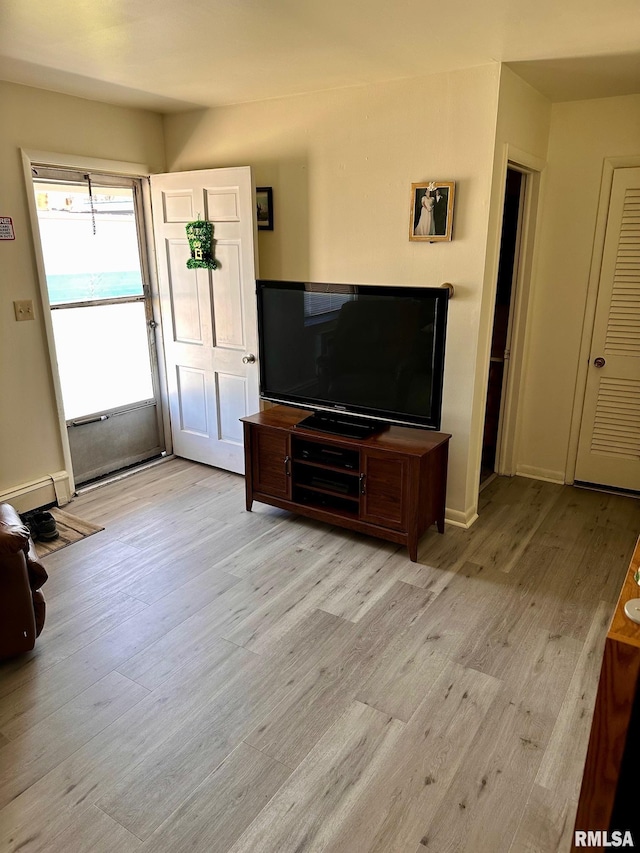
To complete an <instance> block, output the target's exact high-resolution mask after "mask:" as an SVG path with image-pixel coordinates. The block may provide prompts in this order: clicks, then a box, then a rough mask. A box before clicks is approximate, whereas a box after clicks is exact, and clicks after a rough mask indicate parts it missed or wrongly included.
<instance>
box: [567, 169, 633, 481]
mask: <svg viewBox="0 0 640 853" xmlns="http://www.w3.org/2000/svg"><path fill="white" fill-rule="evenodd" d="M638 166H640V156H633V157H606V158H605V160H604V162H603V166H602V180H601V182H600V197H599V199H598V213H597V217H596V227H595V233H594V237H593V252H592V255H591V267H590V270H589V283H588V285H587V299H586V303H585V312H584V323H583V326H582V338H581V340H580V354H579V357H578V372H577V374H576V386H575V394H574V398H573V408H572V413H571V428H570V431H569V446H568V450H567V465H566V477H565V482H567V483H573V482H574V480H575V474H576V463H577V460H578V442H579V439H580V427H581V426H582V411H583V408H584V400H585V394H586V390H587V377H588V372H589V353H590V352H591V339H592V337H593V328H594V324H595V319H596V304H597V300H598V288H599V286H600V272H601V268H602V258H603V255H604V243H605V237H606V231H607V220H608V217H609V203H610V201H611V189H612V187H613V176H614V172H615V170H616V169H633V168H637V167H638Z"/></svg>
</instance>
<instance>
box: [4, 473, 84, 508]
mask: <svg viewBox="0 0 640 853" xmlns="http://www.w3.org/2000/svg"><path fill="white" fill-rule="evenodd" d="M70 500H71V483H70V481H69V475H68V473H67V472H66V471H56V472H55V473H54V474H50V475H49V476H48V477H42V478H41V479H39V480H32V481H31V482H29V483H22V484H21V485H19V486H14V487H13V488H12V489H7V490H6V491H4V492H0V503H8V504H11V506H12V507H13V508H14V509H15V510H16V511H17V512H28V511H29V510H31V509H37V507H40V506H47V505H48V504H54V503H55V504H57V505H58V506H64V505H65V504H68V503H69V501H70Z"/></svg>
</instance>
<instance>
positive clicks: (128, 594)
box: [0, 459, 640, 853]
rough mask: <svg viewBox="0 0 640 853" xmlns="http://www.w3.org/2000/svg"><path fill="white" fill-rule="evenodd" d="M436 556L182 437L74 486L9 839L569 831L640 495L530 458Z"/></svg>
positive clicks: (38, 654)
mask: <svg viewBox="0 0 640 853" xmlns="http://www.w3.org/2000/svg"><path fill="white" fill-rule="evenodd" d="M481 499H482V501H481V503H482V505H481V511H480V518H479V520H478V521H477V523H476V524H475V525H474V526H473V527H472V528H471V529H470V530H466V531H465V530H462V529H459V528H454V527H449V526H448V527H447V529H446V532H445V534H444V535H443V536H440V535H439V534H438V533H437V532H436V530H435V528H434V529H433V530H431V531H429V532H428V533H427V534H426V535H425V536H424V537H423V539H422V541H421V544H420V551H419V561H418V563H416V564H414V563H411V562H410V561H409V558H408V555H407V553H406V551H405V550H404V549H400V548H398V547H396V546H395V545H393V544H391V543H385V542H381V541H379V540H375V539H370V538H367V537H365V536H360V535H358V534H354V533H350V532H346V531H342V530H338V529H333V528H331V527H329V526H327V525H322V524H317V523H315V522H312V521H309V520H306V519H302V518H298V517H295V516H291V515H289V514H287V513H285V512H282V511H280V510H277V509H274V508H272V507H265V506H262V505H260V504H255V505H254V511H253V512H251V513H247V512H245V511H244V481H243V479H242V478H241V477H238V476H236V475H234V474H228V473H225V472H221V471H218V470H215V469H211V468H207V467H205V466H202V465H197V464H194V463H189V462H186V461H184V460H177V459H176V460H170V461H168V462H166V463H164V464H162V465H159V466H157V467H154V468H151V469H148V470H146V471H142V472H140V473H137V474H135V475H133V476H131V477H129V478H127V479H124V480H121V481H119V482H116V483H112V484H109V485H106V486H103V487H101V488H100V489H96V490H94V491H91V492H87V493H85V494H84V495H82V496H80V497H78V498H76V499H75V500H74V501H73V502H72V504H71V505H70V506H69V507H68V509H69V511H70V512H72V513H73V514H74V515H78V516H80V517H81V518H83V519H85V520H86V521H89V522H93V523H95V524H98V525H101V526H104V528H105V529H104V530H103V531H101V532H99V533H96V534H95V535H94V536H92V537H90V538H88V539H85V540H83V541H82V542H79V543H77V544H74V545H73V546H71V547H69V548H66V549H63V550H61V551H58V552H56V553H54V554H51V555H49V556H47V557H46V558H45V564H46V566H47V569H48V571H49V578H50V579H49V581H48V583H47V584H46V586H45V587H44V590H43V591H44V593H45V595H46V598H47V605H48V616H47V623H46V625H45V628H44V632H43V634H42V636H41V637H40V638H39V640H38V643H37V645H36V648H35V649H34V651H33V652H31V653H29V654H28V655H24V656H23V657H20V658H16V659H14V660H12V661H8V662H5V663H4V664H2V665H0V852H1V851H11V853H17V851H20V853H36V851H42V853H57V851H72V853H85V851H86V853H110V851H117V853H129V851H141V853H182V852H183V851H196V853H306V851H309V853H315V851H328V853H428V851H432V853H449V851H450V853H454V851H455V853H552V851H567V850H568V848H569V841H570V837H571V832H572V828H573V820H574V816H575V810H576V804H577V797H578V793H579V787H580V782H581V777H582V768H583V763H584V758H585V754H586V748H587V741H588V735H589V727H590V723H591V716H592V713H593V706H594V702H595V694H596V685H597V680H598V675H599V670H600V661H601V657H602V651H603V646H604V638H605V633H606V629H607V625H608V621H609V618H610V616H611V613H612V611H613V607H614V605H615V602H616V599H617V596H618V592H619V589H620V586H621V584H622V581H623V578H624V575H625V572H626V569H627V566H628V562H629V559H630V557H631V553H632V551H633V547H634V544H635V541H636V539H637V536H638V533H640V501H635V500H633V499H631V498H627V497H620V496H614V495H608V494H604V493H600V492H589V491H585V490H579V489H574V488H571V487H568V486H564V487H563V486H557V485H553V484H550V483H543V482H538V481H534V480H527V479H522V478H512V479H504V478H498V479H495V480H494V481H493V482H491V483H490V484H489V486H488V487H487V488H486V489H485V490H484V491H483V492H482V495H481Z"/></svg>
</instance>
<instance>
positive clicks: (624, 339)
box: [576, 169, 640, 490]
mask: <svg viewBox="0 0 640 853" xmlns="http://www.w3.org/2000/svg"><path fill="white" fill-rule="evenodd" d="M576 480H582V481H585V482H590V483H599V484H601V485H608V486H614V487H617V488H622V489H634V490H640V169H616V170H615V173H614V178H613V187H612V192H611V201H610V205H609V216H608V220H607V231H606V236H605V245H604V255H603V259H602V269H601V273H600V285H599V289H598V301H597V306H596V317H595V324H594V330H593V338H592V341H591V353H590V356H589V374H588V379H587V389H586V396H585V403H584V410H583V414H582V425H581V428H580V442H579V446H578V460H577V464H576Z"/></svg>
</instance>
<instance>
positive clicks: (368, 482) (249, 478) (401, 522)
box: [242, 406, 451, 562]
mask: <svg viewBox="0 0 640 853" xmlns="http://www.w3.org/2000/svg"><path fill="white" fill-rule="evenodd" d="M307 415H308V412H306V411H303V410H302V409H294V408H290V407H288V406H275V407H274V408H271V409H267V410H266V411H264V412H260V413H258V414H256V415H252V416H251V417H247V418H242V421H243V423H244V448H245V462H246V466H245V484H246V497H247V510H249V511H250V510H251V507H252V506H253V502H254V500H255V501H260V502H261V503H266V504H270V505H272V506H277V507H280V508H282V509H288V510H290V511H291V512H296V513H299V514H300V515H306V516H309V517H310V518H315V519H317V520H319V521H326V522H328V523H330V524H334V525H338V526H340V527H346V528H348V529H350V530H357V531H358V532H360V533H368V534H370V535H371V536H377V537H379V538H380V539H387V540H389V541H390V542H397V543H398V544H400V545H406V547H407V548H408V549H409V556H410V558H411V559H412V560H413V561H414V562H416V560H417V559H418V541H419V539H420V537H421V536H422V534H423V533H424V532H425V530H427V528H428V527H430V526H431V525H432V524H434V523H435V524H437V526H438V530H439V531H440V533H444V506H445V493H446V488H447V456H448V449H449V439H450V437H451V436H449V435H447V434H445V433H441V432H432V431H430V430H422V429H413V428H410V427H398V426H387V427H384V428H383V429H382V430H381V431H380V432H377V433H375V434H374V435H371V436H369V437H368V438H364V439H358V438H346V437H344V436H338V435H330V434H325V433H321V432H317V431H315V430H309V429H305V428H304V427H301V426H299V424H300V422H301V421H302V420H303V419H304V418H305V417H307Z"/></svg>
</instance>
